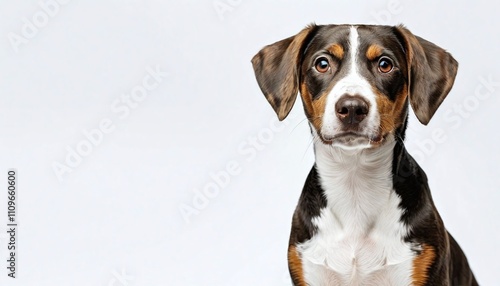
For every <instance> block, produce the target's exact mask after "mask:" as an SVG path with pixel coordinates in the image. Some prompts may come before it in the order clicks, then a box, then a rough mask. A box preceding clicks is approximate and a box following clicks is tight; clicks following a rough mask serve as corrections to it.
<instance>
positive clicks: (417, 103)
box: [395, 26, 458, 125]
mask: <svg viewBox="0 0 500 286" xmlns="http://www.w3.org/2000/svg"><path fill="white" fill-rule="evenodd" d="M395 30H396V35H398V37H399V38H400V41H401V42H402V44H403V46H404V48H405V52H406V57H407V63H408V94H409V98H410V104H411V106H412V108H413V111H414V112H415V115H416V116H417V118H418V120H419V121H420V122H421V123H422V124H424V125H427V124H428V123H429V121H430V120H431V118H432V116H433V115H434V113H435V112H436V110H437V109H438V107H439V105H441V103H442V102H443V100H444V99H445V97H446V96H447V95H448V93H449V92H450V90H451V87H452V86H453V82H454V81H455V76H456V75H457V69H458V63H457V61H456V60H455V59H454V58H453V57H452V56H451V55H450V54H449V53H448V52H446V51H445V50H444V49H442V48H440V47H438V46H436V45H435V44H433V43H431V42H429V41H426V40H424V39H422V38H420V37H418V36H415V35H413V34H412V33H411V32H410V31H409V30H408V29H406V28H405V27H404V26H397V27H395Z"/></svg>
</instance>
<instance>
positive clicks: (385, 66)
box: [378, 57, 394, 73]
mask: <svg viewBox="0 0 500 286" xmlns="http://www.w3.org/2000/svg"><path fill="white" fill-rule="evenodd" d="M393 67H394V65H393V64H392V61H391V59H389V58H388V57H381V58H380V60H378V70H379V71H380V72H381V73H388V72H391V71H392V68H393Z"/></svg>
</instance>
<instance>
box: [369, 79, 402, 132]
mask: <svg viewBox="0 0 500 286" xmlns="http://www.w3.org/2000/svg"><path fill="white" fill-rule="evenodd" d="M401 90H402V92H401V93H400V94H398V95H397V96H396V101H394V102H393V101H391V100H390V99H389V98H387V96H386V95H384V94H382V93H380V92H378V91H376V94H377V107H378V112H379V114H380V135H381V136H384V135H386V134H388V133H390V132H392V131H394V130H395V129H396V128H398V127H399V126H401V124H402V123H403V120H404V116H402V115H401V112H402V111H403V108H404V107H405V102H406V97H407V95H408V93H407V87H406V85H404V86H403V88H402V89H401Z"/></svg>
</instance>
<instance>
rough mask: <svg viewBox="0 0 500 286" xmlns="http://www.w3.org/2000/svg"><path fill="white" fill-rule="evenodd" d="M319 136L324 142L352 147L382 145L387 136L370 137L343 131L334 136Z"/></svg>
mask: <svg viewBox="0 0 500 286" xmlns="http://www.w3.org/2000/svg"><path fill="white" fill-rule="evenodd" d="M319 137H320V138H321V141H322V142H323V143H324V144H327V145H332V146H339V147H344V148H350V149H351V148H352V149H354V148H375V147H378V146H380V145H381V144H382V143H383V142H384V139H385V136H382V135H377V136H374V137H370V136H367V135H364V134H359V133H356V132H342V133H338V134H335V135H334V136H325V135H320V136H319Z"/></svg>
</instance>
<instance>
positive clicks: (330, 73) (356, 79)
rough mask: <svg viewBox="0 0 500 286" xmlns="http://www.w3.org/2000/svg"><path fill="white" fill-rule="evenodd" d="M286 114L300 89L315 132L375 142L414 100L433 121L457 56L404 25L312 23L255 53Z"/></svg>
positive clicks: (357, 144)
mask: <svg viewBox="0 0 500 286" xmlns="http://www.w3.org/2000/svg"><path fill="white" fill-rule="evenodd" d="M252 63H253V65H254V69H255V74H256V77H257V81H258V83H259V86H260V87H261V89H262V91H263V93H264V95H265V96H266V98H267V99H268V101H269V102H270V103H271V105H272V106H273V108H274V109H275V111H276V113H277V114H278V117H279V118H280V120H283V119H284V118H285V117H286V116H287V114H288V113H289V112H290V109H291V108H292V106H293V103H294V102H295V98H296V95H297V92H298V91H300V94H301V97H302V102H303V105H304V110H305V113H306V116H307V118H308V119H309V121H310V124H311V128H312V131H313V134H314V136H315V137H316V136H317V138H318V139H319V140H320V141H321V142H322V143H323V144H331V145H333V146H340V147H342V148H347V149H352V148H372V147H377V146H379V145H380V144H382V143H383V142H384V139H385V138H387V136H388V135H390V134H394V133H395V132H396V130H398V128H400V127H401V126H402V125H403V124H405V120H406V118H407V110H408V99H409V101H410V102H411V105H412V107H413V109H414V111H415V114H416V115H417V118H418V119H419V120H420V121H421V122H422V123H423V124H427V123H428V122H429V120H430V119H431V117H432V116H433V114H434V113H435V111H436V110H437V108H438V107H439V105H440V104H441V102H442V101H443V100H444V98H445V97H446V95H447V94H448V92H449V90H450V89H451V87H452V85H453V81H454V79H455V75H456V71H457V66H458V65H457V62H456V61H455V60H454V59H453V57H451V55H450V54H448V53H447V52H446V51H444V50H443V49H441V48H439V47H437V46H436V45H434V44H432V43H430V42H427V41H425V40H423V39H421V38H418V37H416V36H414V35H413V34H411V33H410V32H409V31H408V30H406V29H405V28H404V27H391V26H351V25H328V26H315V25H313V26H309V27H307V28H306V29H304V30H302V31H301V32H300V33H299V34H297V35H296V36H294V37H291V38H287V39H284V40H282V41H279V42H277V43H274V44H272V45H269V46H266V47H265V48H263V49H262V50H261V51H260V52H259V53H258V54H257V55H256V56H255V57H254V58H253V59H252Z"/></svg>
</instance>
